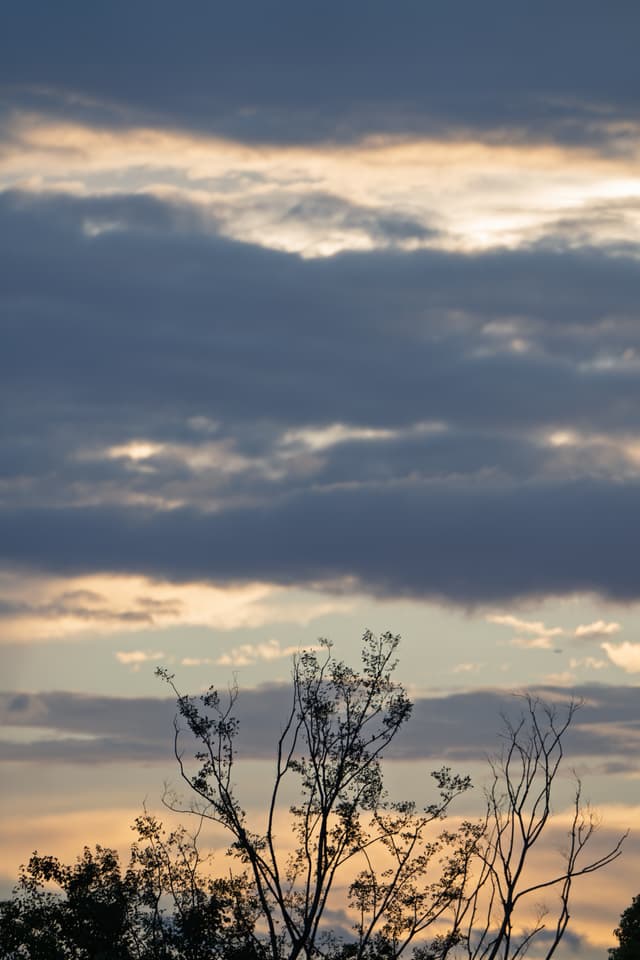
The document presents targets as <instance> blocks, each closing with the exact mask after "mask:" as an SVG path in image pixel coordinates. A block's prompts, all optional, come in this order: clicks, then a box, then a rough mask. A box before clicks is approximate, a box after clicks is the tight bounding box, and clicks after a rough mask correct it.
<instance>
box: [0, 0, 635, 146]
mask: <svg viewBox="0 0 640 960" xmlns="http://www.w3.org/2000/svg"><path fill="white" fill-rule="evenodd" d="M56 13H57V15H55V14H54V13H53V11H52V10H51V8H50V6H49V5H48V4H47V3H46V2H44V0H31V2H29V3H26V4H20V5H13V6H12V7H11V8H10V9H9V11H8V13H7V25H6V26H7V28H6V31H4V33H3V38H2V42H1V43H0V64H1V65H2V68H1V70H0V81H2V82H3V84H4V85H8V84H10V85H11V86H10V88H9V89H10V90H11V92H12V94H13V102H14V103H16V102H17V103H23V104H24V105H25V106H29V107H31V108H33V105H34V102H39V103H40V104H41V105H42V104H44V105H45V106H46V107H48V109H49V110H50V111H51V112H52V113H53V114H56V113H57V114H58V115H63V116H64V115H69V114H71V115H73V114H75V115H78V116H87V115H89V116H94V117H96V118H97V119H100V120H101V121H102V123H103V124H107V123H110V124H112V125H125V124H126V123H128V122H130V120H131V117H132V116H133V117H135V116H138V117H139V116H142V117H145V118H147V119H150V118H152V119H153V120H154V122H155V123H157V124H162V125H164V126H166V127H170V128H173V127H176V126H182V127H191V128H192V129H197V130H200V131H202V130H215V131H217V132H219V133H227V134H228V133H232V134H233V135H234V136H237V137H242V138H244V139H246V140H247V141H250V142H251V141H267V142H273V141H274V140H276V141H277V140H280V141H292V140H297V141H301V140H312V141H316V142H317V141H323V140H328V139H334V140H335V139H341V140H343V141H344V140H351V139H353V138H354V137H357V136H362V135H366V134H369V133H381V132H392V133H395V134H406V133H407V132H408V131H414V130H416V129H422V130H424V129H433V128H440V129H444V130H448V129H453V130H460V129H465V128H466V129H468V128H469V127H474V128H476V129H479V130H480V131H485V132H486V134H487V135H489V134H493V136H494V137H496V138H497V137H505V136H507V135H510V136H511V138H512V139H515V138H516V137H518V136H519V137H520V138H530V139H538V138H540V137H542V136H545V135H546V136H549V137H557V138H560V137H562V138H564V139H567V140H574V141H575V140H578V141H587V142H589V141H594V142H596V143H597V142H599V141H600V140H602V139H603V138H605V136H606V131H607V129H608V127H609V126H613V127H614V128H615V127H616V124H617V126H618V128H619V127H620V126H621V121H628V120H632V119H634V118H635V117H636V116H637V105H636V103H635V101H634V98H633V96H632V92H631V91H630V89H629V83H628V76H629V69H630V66H632V65H634V64H635V47H634V45H633V38H634V37H635V32H636V28H637V26H638V20H637V13H636V10H635V7H634V6H633V5H624V4H623V5H618V6H617V7H616V10H615V13H614V14H613V15H608V16H605V15H603V11H602V8H601V6H600V5H599V4H597V3H595V2H591V0H582V2H580V3H576V2H573V0H572V2H570V3H567V4H564V5H563V7H562V9H561V11H560V12H559V11H558V9H557V7H556V6H555V5H553V4H551V3H549V2H546V0H545V2H541V3H537V4H535V5H533V6H530V7H527V8H526V9H524V10H522V11H518V12H517V14H516V12H515V11H514V10H513V8H512V6H511V5H510V4H509V3H507V2H506V0H491V2H490V3H488V4H487V5H483V7H482V8H481V9H480V8H478V6H477V5H476V4H475V3H473V2H472V0H455V2H454V3H452V4H449V5H447V6H446V7H432V6H431V5H422V4H419V5H416V6H415V7H414V6H412V7H411V8H408V9H407V10H406V11H405V12H404V15H403V16H402V17H397V16H392V15H391V14H390V12H389V8H388V7H387V5H386V4H383V3H378V2H376V3H370V2H365V0H357V2H354V3H352V4H349V5H348V7H347V8H345V6H344V5H343V4H340V3H338V2H337V0H332V2H330V3H328V4H324V5H323V7H322V10H320V9H316V8H315V7H311V8H308V7H306V6H304V7H301V6H300V5H299V4H296V3H294V2H293V0H286V2H284V3H282V4H280V5H279V6H278V8H277V10H276V11H270V12H269V13H267V12H266V11H265V9H264V7H263V6H262V5H261V4H260V3H259V2H256V0H243V2H240V3H238V4H234V5H233V6H231V7H228V8H227V9H225V10H224V11H219V10H217V9H216V10H215V12H214V11H213V10H212V9H211V8H209V7H208V6H207V5H206V4H198V6H197V11H195V12H194V16H192V17H176V16H175V11H174V8H173V7H172V6H171V5H170V4H168V3H166V2H165V0H162V2H160V3H158V2H155V3H153V4H151V3H150V2H149V0H145V2H140V3H139V4H136V6H135V8H134V9H133V10H131V9H129V8H128V7H127V8H126V10H125V7H124V5H121V4H115V5H111V4H110V5H107V6H105V7H104V8H101V9H100V10H99V11H97V12H95V13H94V12H92V13H91V16H89V14H88V12H87V10H86V8H85V7H84V6H82V5H81V4H79V3H75V2H74V3H71V4H70V5H69V6H68V7H67V8H65V11H64V12H63V13H62V14H61V13H59V12H58V11H56ZM34 22H37V23H38V24H39V25H40V30H39V31H38V32H37V35H36V34H35V33H34V31H33V23H34ZM125 30H126V36H127V43H126V44H124V45H123V43H122V37H123V35H124V33H125ZM550 36H552V37H553V39H554V42H553V43H552V44H550V43H549V42H548V40H549V37H550ZM5 38H6V39H5ZM541 49H544V50H545V70H544V71H540V64H539V51H540V50H541ZM78 50H82V51H84V53H83V55H82V56H79V55H78V52H77V51H78ZM596 61H597V62H598V63H601V64H602V70H599V71H597V73H595V74H594V71H593V63H594V62H596ZM140 63H144V65H145V67H144V71H141V69H140ZM445 76H446V77H447V83H443V82H442V79H443V77H445ZM507 88H508V89H509V97H508V98H505V96H504V90H505V89H507ZM602 128H604V131H603V129H602ZM507 131H508V133H507ZM623 137H624V126H623V127H622V132H621V135H620V138H621V139H623Z"/></svg>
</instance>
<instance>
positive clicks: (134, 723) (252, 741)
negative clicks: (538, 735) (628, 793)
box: [0, 684, 640, 774]
mask: <svg viewBox="0 0 640 960" xmlns="http://www.w3.org/2000/svg"><path fill="white" fill-rule="evenodd" d="M531 692H532V693H533V695H539V696H541V697H542V698H543V699H546V700H548V701H549V702H554V701H556V702H557V701H558V699H560V702H561V703H560V705H559V709H560V710H562V706H561V704H562V703H566V702H567V700H568V698H569V696H575V697H576V698H583V699H584V701H585V702H584V705H583V706H582V707H581V709H580V710H579V711H578V713H577V714H576V717H575V719H574V723H573V724H572V727H571V729H570V733H569V736H568V738H567V741H566V750H567V756H568V757H570V758H571V761H572V762H577V761H584V760H586V759H589V760H590V761H592V762H594V761H595V762H597V761H599V760H601V761H602V762H603V763H605V764H606V765H607V766H608V769H609V770H610V772H611V771H615V772H616V773H618V774H619V773H623V774H624V773H629V772H634V771H637V769H638V761H637V751H636V750H634V749H630V745H634V746H635V745H636V743H637V741H638V740H639V739H640V722H639V721H638V717H637V688H635V687H624V686H623V687H617V686H608V685H597V684H592V685H585V686H581V687H577V688H576V689H575V690H574V691H573V692H572V694H569V693H568V692H566V691H560V690H558V688H552V687H542V688H536V689H533V690H532V691H531ZM290 705H291V693H290V689H289V687H288V686H286V685H276V684H273V685H265V686H263V687H260V688H258V689H254V690H247V691H242V692H241V694H240V698H239V700H238V704H237V709H236V714H237V716H238V717H239V718H240V734H239V739H238V756H239V757H240V758H242V757H244V758H247V759H249V758H254V759H260V758H262V759H269V758H271V757H272V756H273V751H274V746H275V744H276V742H277V738H278V735H279V732H280V730H281V724H282V721H283V719H284V718H285V717H286V715H287V712H288V710H289V708H290ZM520 709H521V702H520V701H519V700H518V698H517V697H514V696H513V695H512V694H511V693H509V692H507V691H500V690H477V691H473V690H472V691H468V692H463V693H455V694H449V695H444V696H436V697H429V696H425V697H420V698H418V699H417V700H416V702H415V707H414V713H413V715H412V718H411V720H410V722H409V724H408V725H407V727H406V728H405V729H404V730H403V731H402V733H401V734H399V735H398V738H397V740H396V741H395V743H394V746H393V750H392V751H391V753H390V757H392V758H395V759H396V760H401V759H403V760H415V761H419V760H421V759H424V760H429V761H436V760H438V759H444V760H446V761H451V762H452V763H456V764H459V763H470V762H473V761H480V762H482V761H484V759H485V757H487V756H489V755H493V754H495V753H498V752H499V751H500V748H501V739H500V734H501V730H502V722H501V719H500V718H501V715H507V716H511V717H512V718H515V717H516V716H517V715H518V714H519V712H520ZM174 714H175V703H174V701H173V700H171V699H155V698H142V697H137V698H136V697H132V698H124V697H98V696H91V695H84V694H75V693H63V692H60V693H38V694H21V693H10V692H7V693H1V694H0V719H1V721H2V723H3V724H5V725H6V726H7V727H9V728H16V727H20V728H22V729H24V730H25V731H28V729H29V728H30V727H34V728H36V730H39V729H41V728H47V729H49V730H52V731H55V732H56V733H57V737H58V738H57V739H50V740H46V741H44V740H41V741H38V740H35V741H34V742H17V740H18V738H17V737H16V742H11V741H10V740H9V739H7V740H6V741H3V742H1V743H0V759H3V760H11V761H15V760H24V761H34V760H41V761H43V762H56V763H57V762H61V761H68V762H78V763H89V762H90V763H109V762H112V761H116V760H119V761H125V762H127V761H131V762H138V761H145V760H146V761H149V762H151V761H158V762H165V761H166V760H168V759H170V757H171V755H172V749H173V717H174ZM79 736H83V737H86V738H87V739H77V738H78V737H79ZM184 743H185V748H186V749H187V750H188V740H185V741H184Z"/></svg>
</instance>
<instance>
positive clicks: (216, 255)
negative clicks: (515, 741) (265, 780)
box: [0, 0, 640, 960]
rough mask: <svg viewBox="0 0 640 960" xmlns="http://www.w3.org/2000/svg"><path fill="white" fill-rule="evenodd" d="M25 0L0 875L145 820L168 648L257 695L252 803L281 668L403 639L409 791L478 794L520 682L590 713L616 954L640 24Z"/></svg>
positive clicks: (155, 789)
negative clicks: (309, 653)
mask: <svg viewBox="0 0 640 960" xmlns="http://www.w3.org/2000/svg"><path fill="white" fill-rule="evenodd" d="M3 21H4V27H3V30H2V32H1V33H0V128H1V142H0V322H1V324H2V349H1V350H0V424H1V428H0V429H1V431H2V446H1V450H2V456H1V457H0V677H1V678H2V682H1V686H2V692H1V693H0V716H1V717H2V722H3V727H2V731H1V735H0V771H1V772H0V777H1V778H2V782H3V795H2V798H1V799H0V805H1V813H2V817H1V819H0V847H1V848H2V867H1V868H0V872H1V874H2V876H1V877H0V882H1V884H2V889H3V890H5V891H7V890H9V889H10V887H11V884H12V881H13V879H14V877H15V875H16V870H17V866H18V864H19V863H20V862H24V861H25V860H26V859H27V858H28V856H29V854H30V853H31V851H32V850H33V849H34V848H35V847H38V848H39V849H40V850H41V852H52V853H59V854H60V855H62V856H67V857H69V858H72V857H73V856H74V854H75V853H76V852H78V851H79V850H80V849H81V848H82V846H83V844H84V843H94V842H101V843H105V844H114V845H119V846H120V847H121V848H123V849H124V848H126V845H127V843H128V842H129V839H130V833H129V829H128V824H129V823H130V822H131V821H132V820H133V818H134V817H135V816H136V815H137V814H138V813H139V812H140V809H141V806H142V803H143V802H144V801H145V800H146V802H147V803H148V805H149V806H151V807H153V808H154V809H156V808H158V809H159V807H160V797H161V794H162V785H163V782H164V781H165V780H168V779H171V777H173V776H175V764H174V763H173V760H172V717H173V708H172V704H171V702H170V700H168V698H167V696H166V690H165V689H164V688H163V687H162V686H161V685H160V684H159V682H158V680H157V679H156V678H155V677H154V669H155V668H156V667H157V666H159V665H164V666H168V667H169V668H170V669H171V670H172V671H174V672H175V674H176V680H177V683H178V685H179V686H180V687H181V688H182V689H185V690H189V691H192V692H197V691H199V690H201V689H203V688H204V687H206V686H208V685H209V684H210V683H213V684H216V685H220V686H221V687H223V688H224V687H226V685H227V684H228V682H229V681H230V680H231V679H232V678H233V677H234V676H236V677H237V680H238V683H239V685H240V687H241V689H242V690H243V691H244V700H242V698H241V701H240V704H242V703H244V705H245V706H244V709H245V714H244V716H245V721H244V727H243V729H244V730H246V740H245V755H246V756H247V758H248V761H247V763H248V765H247V768H246V771H245V772H244V773H243V774H242V776H243V778H244V779H243V784H244V787H245V789H246V791H247V798H248V805H249V807H251V804H253V805H254V807H255V808H256V809H259V799H258V790H257V786H256V784H257V782H258V781H259V780H260V779H261V777H263V776H266V777H268V770H269V769H270V768H269V765H268V763H269V758H270V757H271V743H272V740H271V739H270V736H271V735H273V733H274V731H275V730H277V717H278V716H279V715H280V713H279V711H281V710H282V709H283V708H282V704H283V702H284V701H283V690H284V689H285V687H286V684H287V682H288V679H289V677H290V669H291V657H292V655H293V654H295V652H296V651H298V650H300V649H302V648H304V647H305V646H307V647H308V646H310V645H314V644H316V643H317V640H318V638H319V637H322V636H326V637H329V638H330V639H331V640H333V641H334V642H335V650H336V654H337V655H339V656H340V657H343V658H344V659H346V660H350V661H352V662H356V661H357V658H358V652H359V644H360V639H361V637H362V634H363V632H364V631H365V629H367V628H371V629H372V630H374V631H375V632H383V631H386V630H391V631H392V632H394V633H400V634H401V635H402V637H403V640H402V645H401V648H400V664H399V667H398V676H399V678H400V679H401V680H402V681H403V682H404V683H405V684H406V685H407V687H408V689H409V691H410V693H411V695H412V697H413V699H414V700H415V703H416V709H415V715H414V718H413V720H412V725H411V728H410V729H409V730H408V731H407V734H406V738H405V741H404V743H401V742H400V741H399V742H398V753H397V755H396V757H395V759H394V760H393V762H392V763H391V764H390V767H391V768H392V769H391V771H390V777H391V779H392V781H393V782H395V783H396V785H397V789H398V790H414V789H415V785H416V783H418V784H420V785H421V789H422V786H424V789H425V791H426V790H427V789H428V771H429V770H430V769H432V767H433V764H434V762H435V761H436V760H440V759H444V760H445V761H446V762H451V763H454V764H455V765H462V767H464V768H465V769H466V767H465V765H467V766H468V767H470V768H472V769H473V771H474V775H477V776H478V777H479V778H480V781H481V778H482V775H483V773H482V769H483V766H482V761H483V758H484V756H485V755H486V754H487V753H491V752H492V751H493V750H495V749H496V748H497V743H498V739H497V733H498V731H499V728H500V711H501V710H507V711H508V710H509V709H510V708H511V706H512V704H513V693H514V692H519V691H520V692H521V691H526V690H530V691H540V692H542V693H543V694H544V695H545V696H547V697H548V698H550V699H558V698H560V699H561V698H563V697H571V696H575V697H578V698H584V700H585V706H584V708H583V710H582V711H581V712H580V713H579V714H578V715H577V718H576V721H575V724H574V728H573V731H572V737H571V741H570V746H571V751H570V754H571V758H570V762H571V763H572V764H573V766H574V767H575V769H576V770H577V771H578V773H579V775H580V776H581V778H582V779H583V782H584V788H585V792H586V794H587V795H588V796H589V797H591V798H592V799H593V802H594V804H595V806H597V807H598V808H599V810H600V811H601V814H602V828H601V834H602V836H603V838H604V840H605V841H606V839H607V838H608V837H613V836H615V835H617V833H618V832H620V830H623V829H626V827H628V826H630V827H632V834H631V837H630V839H629V841H628V843H627V847H626V853H625V855H624V856H623V857H622V858H621V859H620V860H619V861H618V862H617V863H616V864H615V865H614V866H613V867H611V868H610V869H609V871H608V873H607V875H606V878H604V875H603V876H602V877H600V876H596V878H592V879H591V880H590V881H586V882H585V883H584V885H583V886H582V887H581V888H580V889H579V892H578V895H577V897H578V899H577V903H576V909H575V911H574V917H575V922H574V926H573V932H572V937H571V938H568V940H567V945H566V948H565V955H566V956H567V957H569V956H572V955H577V954H579V955H580V956H583V957H585V958H587V960H591V958H594V960H595V958H596V957H600V956H603V955H605V951H606V948H607V947H608V946H610V945H612V933H611V931H612V928H613V927H614V926H615V925H616V922H617V919H618V917H619V915H620V913H621V911H622V910H623V909H624V908H625V907H626V906H627V905H628V904H629V902H630V900H631V898H632V897H633V896H634V895H635V894H636V893H637V892H638V890H637V887H636V883H637V877H636V871H635V869H634V867H635V863H637V859H636V858H637V856H638V854H639V853H640V847H639V844H638V839H637V829H636V832H635V833H634V831H633V828H634V827H636V828H640V798H639V796H638V782H639V778H640V763H639V762H638V759H637V757H638V745H639V743H640V704H639V702H638V679H639V674H640V606H639V601H640V568H639V567H638V563H637V545H638V542H639V540H640V312H639V310H640V308H639V306H638V305H639V304H640V269H639V255H640V243H639V241H638V237H639V236H640V230H639V228H640V165H639V160H640V76H639V71H638V66H637V37H638V34H639V31H640V7H638V4H637V3H636V2H635V0H609V2H608V3H607V4H606V6H605V5H604V4H602V3H598V2H594V0H580V2H577V0H564V2H563V3H562V4H558V3H551V2H549V0H536V3H530V2H528V0H518V2H514V0H509V2H506V0H486V2H485V3H482V4H480V3H477V2H475V0H447V2H446V3H444V2H435V0H434V2H431V3H424V2H412V0H402V2H400V3H396V4H393V5H391V4H390V3H388V2H379V0H367V2H364V0H350V2H349V3H344V2H341V3H338V2H335V0H325V2H323V3H322V4H320V3H317V2H315V0H309V2H307V3H300V2H297V3H293V2H292V0H273V2H270V3H264V2H257V0H251V2H248V0H238V2H235V3H233V4H212V3H203V2H196V0H190V2H189V3H187V4H183V5H180V7H178V6H176V5H175V4H172V3H168V2H166V0H154V2H153V3H150V2H149V0H138V2H136V3H135V4H131V3H124V2H119V0H114V2H111V3H108V4H96V5H87V4H86V3H80V2H75V0H65V2H63V3H58V4H52V3H45V2H36V0H21V2H20V3H16V2H11V3H9V4H8V5H7V8H6V10H5V11H3ZM284 709H286V708H284ZM242 716H243V714H242V712H241V717H242ZM263 767H264V770H265V772H264V773H262V772H260V773H257V772H256V771H262V770H263ZM425 771H427V772H426V773H425ZM562 802H563V801H562V800H560V801H559V813H560V814H562Z"/></svg>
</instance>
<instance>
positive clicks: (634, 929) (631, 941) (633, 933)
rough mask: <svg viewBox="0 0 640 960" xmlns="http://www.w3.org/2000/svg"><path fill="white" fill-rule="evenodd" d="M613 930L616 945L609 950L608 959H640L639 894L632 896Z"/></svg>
mask: <svg viewBox="0 0 640 960" xmlns="http://www.w3.org/2000/svg"><path fill="white" fill-rule="evenodd" d="M613 932H614V933H615V935H616V937H617V939H618V946H617V947H612V948H611V949H610V950H609V960H640V894H638V896H637V897H634V898H633V900H632V901H631V904H630V905H629V906H628V907H627V909H626V910H625V911H624V913H623V914H622V916H621V917H620V923H619V925H618V926H617V927H616V929H615V930H614V931H613Z"/></svg>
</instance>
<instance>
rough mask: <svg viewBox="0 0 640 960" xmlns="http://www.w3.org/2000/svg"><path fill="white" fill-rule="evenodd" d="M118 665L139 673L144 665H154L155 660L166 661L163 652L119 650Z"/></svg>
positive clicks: (117, 653)
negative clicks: (120, 664)
mask: <svg viewBox="0 0 640 960" xmlns="http://www.w3.org/2000/svg"><path fill="white" fill-rule="evenodd" d="M115 657H116V660H117V661H118V663H122V664H123V665H124V666H125V667H131V669H132V670H134V671H138V670H139V669H140V667H141V666H142V665H143V664H144V663H153V661H154V660H164V659H165V655H164V653H163V652H162V651H161V650H118V651H116V654H115Z"/></svg>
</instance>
